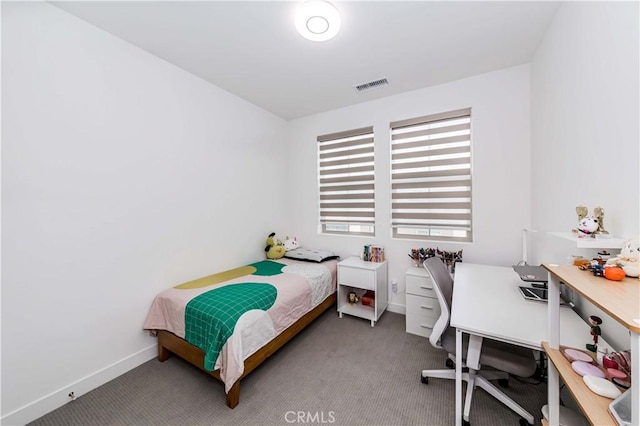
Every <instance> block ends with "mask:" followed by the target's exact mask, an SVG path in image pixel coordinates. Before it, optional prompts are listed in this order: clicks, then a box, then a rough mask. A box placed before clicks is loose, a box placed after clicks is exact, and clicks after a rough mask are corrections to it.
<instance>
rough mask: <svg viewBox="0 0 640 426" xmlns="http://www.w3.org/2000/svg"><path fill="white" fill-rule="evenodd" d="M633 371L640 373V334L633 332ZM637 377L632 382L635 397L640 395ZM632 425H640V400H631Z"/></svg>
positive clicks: (639, 379)
mask: <svg viewBox="0 0 640 426" xmlns="http://www.w3.org/2000/svg"><path fill="white" fill-rule="evenodd" d="M635 321H638V320H635ZM639 322H640V321H639ZM631 371H632V372H633V371H640V334H638V333H635V332H633V331H632V332H631ZM636 377H637V378H636V379H635V380H633V381H632V382H631V394H632V395H634V396H635V395H640V375H638V374H637V373H636ZM631 424H632V425H637V424H640V398H631Z"/></svg>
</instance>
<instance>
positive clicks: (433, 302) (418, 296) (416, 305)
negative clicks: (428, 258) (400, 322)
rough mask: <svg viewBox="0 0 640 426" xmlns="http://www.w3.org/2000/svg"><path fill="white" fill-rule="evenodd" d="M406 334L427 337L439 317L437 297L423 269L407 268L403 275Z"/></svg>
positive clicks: (429, 278)
mask: <svg viewBox="0 0 640 426" xmlns="http://www.w3.org/2000/svg"><path fill="white" fill-rule="evenodd" d="M405 288H406V297H407V298H406V305H407V314H406V321H407V333H411V334H417V335H419V336H424V337H429V336H430V335H431V331H432V330H433V326H434V325H435V323H436V321H437V320H438V318H439V317H440V304H439V303H438V296H436V293H435V290H434V289H433V281H432V280H431V276H430V275H429V273H428V272H427V270H426V269H424V268H415V267H412V268H409V269H407V272H406V273H405Z"/></svg>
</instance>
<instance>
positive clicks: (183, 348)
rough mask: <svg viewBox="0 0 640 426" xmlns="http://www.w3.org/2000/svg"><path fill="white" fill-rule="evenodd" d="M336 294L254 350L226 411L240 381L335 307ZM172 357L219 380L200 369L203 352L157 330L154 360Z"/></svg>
mask: <svg viewBox="0 0 640 426" xmlns="http://www.w3.org/2000/svg"><path fill="white" fill-rule="evenodd" d="M335 304H336V293H335V292H334V293H332V294H331V295H329V297H327V298H326V299H325V300H324V301H323V302H322V303H320V304H319V305H318V306H316V307H315V308H314V309H312V310H311V311H309V312H307V313H306V314H305V315H304V316H302V317H301V318H300V319H299V320H298V321H296V322H294V323H293V324H291V325H290V326H289V327H288V328H287V329H286V330H284V331H283V332H282V333H280V334H279V335H277V336H276V337H274V338H273V339H272V340H271V341H269V342H268V343H267V344H266V345H264V346H263V347H262V348H260V349H258V350H257V351H256V352H255V353H254V354H253V355H251V356H250V357H249V358H247V359H245V361H244V372H243V373H242V376H240V378H239V379H238V380H237V381H236V382H235V384H234V385H233V386H232V387H231V389H230V390H229V393H227V405H228V406H229V408H235V406H236V405H238V403H239V402H240V380H241V379H242V378H244V377H245V376H246V375H247V374H249V373H251V372H252V371H253V370H254V369H255V368H256V367H258V366H259V365H260V364H262V363H263V362H264V361H265V360H266V359H267V358H269V357H270V356H271V355H273V354H274V353H275V352H276V351H277V350H278V349H280V348H281V347H282V346H284V344H285V343H287V342H288V341H289V340H291V339H292V338H293V337H294V336H295V335H296V334H298V333H299V332H300V331H302V330H303V329H304V328H305V327H306V326H307V325H309V324H310V323H311V322H312V321H313V320H314V319H316V318H317V317H318V316H320V314H322V313H323V312H324V311H326V310H327V309H329V308H331V307H333V306H335ZM171 353H173V354H175V355H178V356H179V357H180V358H182V359H184V360H186V361H188V362H190V363H191V364H193V365H195V366H196V367H198V368H200V369H201V370H203V371H205V372H206V373H208V374H210V375H211V376H213V377H215V378H216V379H218V380H221V379H220V372H219V370H215V371H207V370H205V368H204V355H205V353H204V351H203V350H201V349H200V348H198V347H196V346H193V345H192V344H190V343H188V342H187V341H186V340H184V339H181V338H179V337H178V336H176V335H175V334H173V333H171V332H169V331H165V330H158V360H160V362H163V361H166V360H167V359H168V358H169V355H170V354H171Z"/></svg>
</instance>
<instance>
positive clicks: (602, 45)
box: [531, 2, 640, 349]
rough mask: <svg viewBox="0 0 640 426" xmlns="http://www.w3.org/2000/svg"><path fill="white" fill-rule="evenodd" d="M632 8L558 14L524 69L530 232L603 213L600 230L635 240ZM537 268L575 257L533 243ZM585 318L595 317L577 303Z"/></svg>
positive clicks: (617, 338)
mask: <svg viewBox="0 0 640 426" xmlns="http://www.w3.org/2000/svg"><path fill="white" fill-rule="evenodd" d="M638 21H639V9H638V3H637V2H624V3H621V2H568V3H565V4H563V5H562V7H561V8H560V9H559V11H558V13H557V15H556V16H555V19H554V21H553V23H552V25H551V27H550V28H549V30H548V31H547V33H546V35H545V38H544V40H543V41H542V43H541V45H540V47H539V48H538V50H537V53H536V55H535V57H534V60H533V62H532V65H531V93H532V95H531V96H532V107H531V110H532V120H531V123H532V124H531V126H532V147H533V149H532V188H533V191H532V200H533V210H532V227H533V228H534V229H539V230H544V231H569V230H570V229H571V228H574V227H575V226H576V222H577V216H576V214H575V207H576V206H578V205H580V204H582V205H585V206H588V207H589V209H590V212H592V211H593V208H594V207H596V206H598V205H599V206H602V207H603V208H604V209H605V228H606V229H608V230H609V232H611V233H612V234H614V235H616V236H620V237H623V238H631V237H634V236H636V237H637V236H638V233H639V229H640V228H639V226H638V225H639V221H640V211H639V203H640V201H639V190H638V187H639V186H638V184H639V183H640V166H639V155H640V153H639V141H640V135H639V129H640V126H639V116H640V110H639V107H638V104H639V93H640V87H639V85H638V80H639V76H640V70H639V68H638V67H639V65H638V64H639V52H640V46H639V40H640V37H639V29H638V27H639V25H638ZM535 239H536V242H537V244H534V246H537V247H536V248H535V249H534V252H535V256H536V261H538V262H540V261H546V262H562V261H564V260H565V258H566V257H567V256H568V255H569V254H581V255H587V256H588V255H593V254H594V253H593V252H589V251H586V250H584V251H579V250H576V249H575V246H572V244H571V243H570V242H569V241H567V242H565V241H563V240H560V239H556V238H548V237H544V236H542V235H539V236H536V237H535ZM581 310H582V311H583V314H584V315H589V314H591V313H596V312H593V308H592V306H591V305H590V304H588V303H586V302H584V301H583V302H582V306H581ZM616 325H617V324H616V323H615V322H613V321H612V320H606V319H605V323H604V324H603V327H602V329H603V336H604V337H605V339H608V340H609V341H610V343H612V344H614V346H617V347H618V348H619V349H624V348H627V347H628V345H629V339H628V335H627V333H626V332H625V331H624V330H621V328H617V327H616Z"/></svg>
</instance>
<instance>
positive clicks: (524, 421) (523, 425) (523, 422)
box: [519, 417, 533, 426]
mask: <svg viewBox="0 0 640 426" xmlns="http://www.w3.org/2000/svg"><path fill="white" fill-rule="evenodd" d="M519 423H520V426H533V425H532V424H531V423H529V422H528V421H527V419H525V418H524V417H520V421H519Z"/></svg>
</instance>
